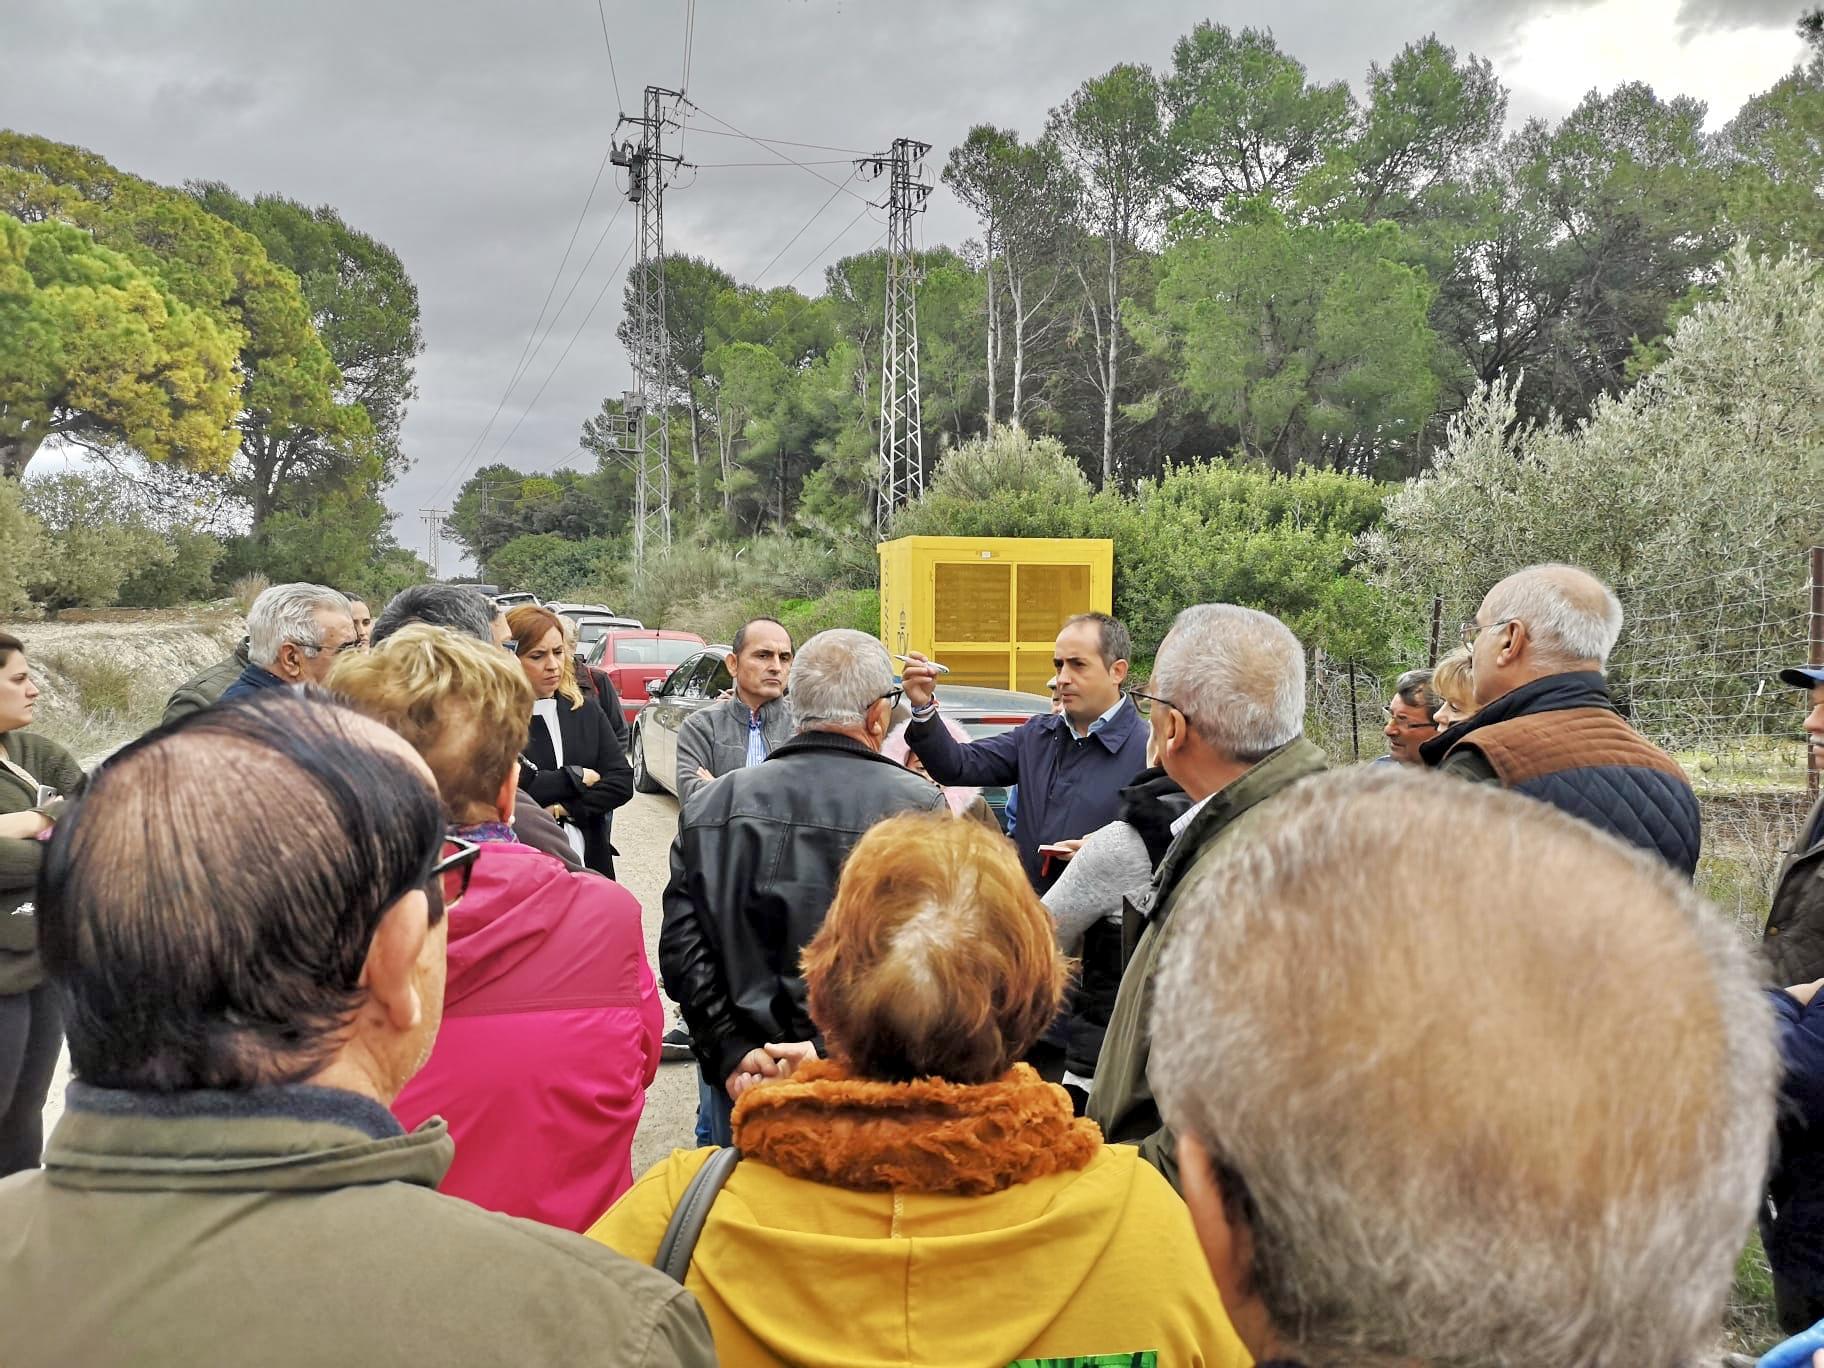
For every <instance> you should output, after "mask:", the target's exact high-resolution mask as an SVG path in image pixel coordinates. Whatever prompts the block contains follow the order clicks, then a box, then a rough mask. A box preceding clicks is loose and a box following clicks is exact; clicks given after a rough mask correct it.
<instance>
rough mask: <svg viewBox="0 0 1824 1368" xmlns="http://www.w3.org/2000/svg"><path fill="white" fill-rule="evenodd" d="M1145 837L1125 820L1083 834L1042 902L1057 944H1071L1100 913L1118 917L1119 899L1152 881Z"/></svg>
mask: <svg viewBox="0 0 1824 1368" xmlns="http://www.w3.org/2000/svg"><path fill="white" fill-rule="evenodd" d="M1152 878H1153V865H1152V861H1151V860H1150V859H1148V858H1147V854H1146V842H1145V841H1143V840H1141V839H1140V833H1139V832H1137V831H1135V830H1134V829H1133V828H1132V827H1131V826H1129V825H1128V824H1127V823H1126V822H1110V823H1109V824H1108V825H1107V826H1105V827H1098V828H1097V829H1096V830H1095V831H1092V832H1090V834H1089V835H1088V836H1087V837H1086V838H1085V839H1084V841H1083V844H1082V846H1081V847H1079V848H1078V850H1077V853H1076V854H1075V855H1073V856H1072V857H1071V859H1070V862H1069V863H1068V864H1066V865H1065V866H1064V873H1063V875H1062V876H1061V877H1060V878H1059V879H1058V881H1057V882H1056V883H1054V884H1053V885H1052V886H1051V888H1050V890H1049V891H1047V892H1046V894H1045V896H1044V898H1043V899H1041V901H1042V902H1044V904H1045V910H1046V911H1048V912H1050V913H1051V917H1052V920H1053V921H1054V922H1056V923H1057V927H1058V944H1059V945H1061V946H1062V947H1063V948H1064V949H1065V950H1066V951H1071V950H1074V949H1075V947H1076V946H1077V943H1078V942H1079V941H1081V940H1082V939H1083V933H1084V932H1085V931H1087V930H1089V928H1090V927H1092V926H1094V925H1095V924H1096V922H1097V921H1099V920H1101V919H1102V918H1103V917H1106V918H1108V920H1110V921H1112V922H1115V923H1117V924H1118V923H1119V922H1120V920H1121V899H1122V898H1123V897H1124V896H1125V895H1127V894H1129V893H1137V892H1139V891H1140V890H1142V889H1144V888H1145V887H1146V886H1147V885H1148V884H1150V883H1151V882H1152Z"/></svg>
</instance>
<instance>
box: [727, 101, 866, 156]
mask: <svg viewBox="0 0 1824 1368" xmlns="http://www.w3.org/2000/svg"><path fill="white" fill-rule="evenodd" d="M693 108H695V106H693ZM697 112H698V113H699V114H702V113H707V112H708V111H706V110H703V109H701V108H697ZM710 117H711V118H714V117H715V116H714V115H713V114H712V115H710ZM697 133H698V134H699V135H700V136H702V137H705V138H743V139H745V140H746V141H748V142H756V143H776V144H777V145H778V146H780V147H803V148H808V149H809V150H810V151H812V152H847V153H849V154H850V155H851V156H856V157H871V156H873V155H874V153H872V152H868V151H865V150H863V149H862V148H859V147H834V146H831V145H830V144H829V143H812V142H793V141H792V140H791V139H790V138H757V137H754V136H753V135H752V134H749V133H725V132H723V131H722V130H721V129H719V128H699V129H698V130H697Z"/></svg>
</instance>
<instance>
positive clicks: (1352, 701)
mask: <svg viewBox="0 0 1824 1368" xmlns="http://www.w3.org/2000/svg"><path fill="white" fill-rule="evenodd" d="M1821 559H1824V558H1821V557H1820V556H1819V555H1818V554H1817V553H1814V554H1813V556H1812V557H1810V558H1809V559H1807V558H1804V557H1791V558H1789V559H1787V560H1782V561H1778V562H1767V563H1764V564H1759V565H1751V566H1741V567H1719V568H1718V570H1717V572H1716V573H1715V574H1714V575H1712V576H1707V577H1704V578H1702V579H1696V580H1692V579H1687V580H1680V581H1664V582H1648V583H1640V584H1634V585H1625V586H1617V587H1616V594H1617V596H1618V597H1619V598H1620V599H1621V601H1622V607H1623V610H1624V612H1625V614H1626V625H1625V626H1624V628H1623V631H1622V635H1621V640H1620V641H1619V642H1618V643H1617V645H1616V649H1615V652H1614V654H1613V655H1612V656H1611V658H1610V662H1609V670H1608V677H1609V686H1610V691H1611V693H1612V695H1613V697H1614V699H1615V702H1616V705H1617V706H1618V707H1619V708H1620V709H1621V710H1622V712H1623V714H1624V715H1626V716H1627V717H1628V719H1629V720H1630V721H1631V722H1632V723H1633V724H1634V725H1635V726H1636V727H1638V728H1639V729H1640V731H1641V732H1642V733H1643V734H1644V735H1645V736H1646V737H1647V738H1648V739H1649V740H1651V741H1653V742H1654V743H1655V744H1656V745H1658V746H1660V747H1661V748H1662V749H1664V750H1666V751H1668V752H1669V753H1670V754H1671V755H1672V756H1673V757H1674V758H1675V759H1676V760H1678V762H1679V763H1680V764H1681V765H1682V766H1683V767H1684V769H1685V772H1686V774H1687V775H1689V776H1690V779H1691V783H1692V786H1693V788H1694V789H1695V790H1696V791H1697V794H1698V798H1699V801H1700V803H1701V805H1702V808H1703V819H1704V858H1703V863H1702V866H1701V867H1700V869H1699V871H1698V883H1699V886H1700V887H1701V888H1702V889H1703V890H1704V892H1705V893H1706V894H1707V895H1708V896H1710V897H1711V898H1712V899H1713V900H1714V901H1715V902H1717V903H1718V904H1719V905H1720V906H1722V907H1723V908H1724V909H1725V910H1726V911H1728V912H1729V913H1731V915H1733V916H1734V917H1735V918H1736V919H1737V921H1738V922H1740V923H1741V924H1742V925H1743V927H1744V929H1751V930H1754V931H1757V932H1758V929H1759V926H1760V923H1761V922H1762V921H1763V920H1764V919H1765V916H1766V912H1767V906H1768V902H1769V900H1770V898H1771V896H1772V890H1773V884H1774V880H1775V878H1776V877H1777V875H1778V872H1779V865H1780V861H1781V860H1782V859H1783V858H1784V855H1785V853H1786V852H1787V851H1788V850H1790V849H1791V848H1792V846H1793V844H1794V843H1795V842H1796V840H1797V837H1798V831H1799V826H1800V823H1801V821H1802V820H1803V818H1804V815H1805V813H1806V812H1807V811H1808V809H1809V805H1810V802H1811V799H1812V797H1813V795H1814V794H1815V787H1816V786H1815V778H1814V776H1813V775H1812V774H1811V773H1810V772H1809V770H1808V750H1807V747H1806V744H1805V738H1804V734H1803V733H1802V732H1801V731H1800V728H1799V722H1800V719H1801V718H1802V717H1803V716H1804V713H1805V711H1806V703H1805V700H1804V699H1803V698H1802V697H1801V696H1800V695H1799V693H1798V691H1796V690H1795V689H1793V688H1792V687H1791V686H1790V685H1787V684H1784V683H1782V682H1781V681H1780V678H1779V674H1780V671H1781V670H1782V669H1785V668H1787V667H1788V666H1791V665H1794V664H1798V663H1800V662H1802V661H1805V660H1807V659H1817V658H1819V653H1820V648H1821V647H1824V582H1821V581H1824V565H1820V564H1819V562H1820V560H1821ZM1479 603H1480V596H1479V594H1478V595H1477V597H1474V598H1471V597H1467V596H1465V595H1464V594H1462V593H1441V594H1437V595H1435V596H1433V597H1432V598H1431V599H1430V600H1429V602H1425V601H1423V600H1420V606H1419V607H1418V608H1417V609H1416V610H1415V612H1414V620H1413V621H1412V623H1411V624H1410V631H1409V632H1408V633H1406V634H1405V639H1408V640H1411V641H1415V642H1423V643H1425V645H1424V646H1423V647H1421V648H1420V649H1419V650H1418V651H1417V652H1416V653H1415V658H1414V659H1412V660H1411V661H1410V662H1409V663H1408V665H1406V666H1404V667H1403V668H1411V667H1413V666H1422V665H1425V664H1428V663H1435V655H1434V650H1435V652H1436V653H1437V654H1443V653H1447V652H1449V651H1450V650H1451V649H1453V648H1454V647H1455V646H1456V645H1457V642H1458V627H1459V624H1460V623H1462V622H1463V621H1465V620H1467V619H1469V618H1470V617H1472V616H1473V615H1474V613H1475V611H1476V609H1477V607H1478V606H1479ZM1391 685H1392V681H1391V679H1388V678H1383V677H1380V676H1377V675H1375V674H1374V673H1372V672H1370V671H1368V670H1366V669H1364V668H1363V667H1361V666H1360V665H1357V664H1354V663H1352V662H1349V661H1344V660H1337V659H1335V658H1333V657H1330V656H1327V655H1325V654H1324V653H1323V652H1322V651H1315V652H1313V653H1312V659H1311V660H1310V662H1309V670H1308V685H1307V688H1308V709H1307V731H1308V732H1309V734H1310V735H1311V737H1312V739H1313V740H1315V741H1316V742H1317V743H1318V744H1319V745H1321V746H1323V747H1324V749H1325V750H1326V751H1327V752H1328V753H1329V755H1330V756H1331V758H1332V760H1333V761H1335V762H1337V763H1348V762H1351V761H1368V760H1373V759H1375V758H1376V757H1378V756H1381V755H1384V754H1386V753H1387V744H1386V739H1385V736H1384V734H1383V730H1382V729H1383V726H1384V725H1385V717H1384V715H1383V713H1382V708H1383V707H1384V706H1385V705H1386V704H1387V702H1388V699H1389V695H1390V693H1391Z"/></svg>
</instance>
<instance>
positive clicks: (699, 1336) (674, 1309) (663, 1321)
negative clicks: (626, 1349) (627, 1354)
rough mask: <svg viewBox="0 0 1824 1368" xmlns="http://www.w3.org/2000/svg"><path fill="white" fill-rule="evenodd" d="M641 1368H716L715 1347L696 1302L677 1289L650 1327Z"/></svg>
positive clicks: (641, 1358)
mask: <svg viewBox="0 0 1824 1368" xmlns="http://www.w3.org/2000/svg"><path fill="white" fill-rule="evenodd" d="M639 1361H640V1365H641V1368H716V1361H717V1360H716V1344H715V1341H714V1340H713V1339H711V1338H710V1334H709V1321H708V1320H707V1319H706V1318H705V1317H704V1315H703V1308H702V1307H700V1306H698V1305H697V1299H696V1298H695V1297H693V1296H691V1295H690V1294H689V1293H688V1292H685V1291H683V1290H682V1289H679V1291H678V1294H677V1296H675V1297H673V1298H672V1299H671V1300H670V1301H669V1302H667V1303H666V1305H665V1307H664V1309H663V1310H662V1311H661V1312H660V1313H659V1316H658V1318H657V1320H656V1321H655V1323H654V1325H653V1332H652V1338H651V1340H649V1341H648V1342H647V1345H646V1352H645V1353H644V1354H642V1355H641V1356H640V1360H639Z"/></svg>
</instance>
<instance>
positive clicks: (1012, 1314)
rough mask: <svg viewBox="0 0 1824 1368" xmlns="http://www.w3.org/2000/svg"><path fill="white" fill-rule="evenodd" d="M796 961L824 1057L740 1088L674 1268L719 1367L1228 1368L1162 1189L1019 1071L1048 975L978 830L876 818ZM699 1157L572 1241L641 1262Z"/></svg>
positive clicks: (669, 1163) (1221, 1333)
mask: <svg viewBox="0 0 1824 1368" xmlns="http://www.w3.org/2000/svg"><path fill="white" fill-rule="evenodd" d="M803 967H804V975H805V981H806V986H807V989H808V996H809V1004H810V1014H811V1018H812V1020H813V1021H814V1022H815V1023H816V1025H817V1027H818V1029H819V1031H820V1032H821V1033H822V1034H821V1042H822V1047H823V1051H822V1052H823V1053H824V1054H825V1055H826V1056H827V1057H824V1058H815V1057H808V1058H804V1059H799V1058H797V1057H795V1055H794V1054H793V1053H792V1052H790V1051H787V1050H784V1049H780V1050H779V1052H778V1054H776V1055H775V1058H776V1059H778V1061H779V1063H780V1066H781V1076H780V1077H779V1078H777V1079H769V1080H766V1081H760V1080H758V1079H755V1080H754V1081H753V1083H752V1084H751V1085H750V1086H749V1087H748V1088H746V1089H745V1090H744V1091H743V1092H742V1093H741V1096H740V1099H739V1101H737V1102H736V1104H735V1111H734V1137H735V1144H736V1146H737V1147H738V1148H739V1149H740V1150H741V1152H742V1159H741V1162H740V1163H739V1164H738V1165H737V1166H736V1167H735V1169H734V1171H733V1173H732V1174H731V1175H730V1177H729V1178H728V1180H727V1185H726V1187H725V1188H724V1189H723V1190H722V1192H721V1194H720V1195H719V1196H718V1197H717V1198H716V1200H715V1202H714V1204H713V1205H712V1206H711V1207H710V1210H709V1216H708V1220H707V1223H706V1224H705V1225H704V1227H703V1229H702V1233H701V1236H700V1237H699V1239H698V1241H697V1244H696V1247H695V1250H694V1254H693V1257H692V1258H691V1261H690V1266H689V1270H688V1274H687V1275H686V1277H685V1286H686V1287H687V1288H688V1289H689V1290H690V1291H691V1292H693V1293H695V1294H696V1297H697V1300H698V1301H699V1302H700V1303H702V1306H703V1309H704V1311H705V1313H706V1314H707V1315H708V1317H709V1323H710V1328H711V1330H712V1332H713V1333H714V1335H715V1339H716V1347H717V1351H718V1353H719V1354H720V1356H721V1358H722V1361H723V1362H724V1363H738V1364H785V1363H791V1364H815V1365H830V1366H831V1368H834V1365H838V1364H842V1365H853V1364H884V1363H957V1364H961V1363H969V1364H985V1365H999V1364H1010V1363H1013V1362H1015V1361H1016V1360H1027V1359H1060V1360H1071V1361H1078V1360H1080V1361H1082V1362H1085V1363H1087V1362H1089V1361H1091V1359H1092V1357H1094V1356H1103V1355H1120V1356H1122V1361H1123V1362H1126V1361H1128V1359H1129V1358H1131V1359H1132V1361H1133V1362H1135V1363H1143V1362H1145V1363H1157V1364H1161V1365H1163V1364H1174V1365H1186V1364H1188V1365H1196V1364H1212V1365H1213V1364H1222V1365H1229V1364H1233V1365H1237V1368H1239V1365H1241V1364H1245V1363H1246V1362H1248V1359H1247V1354H1246V1351H1245V1350H1244V1349H1243V1348H1242V1347H1241V1343H1240V1341H1239V1340H1238V1339H1237V1338H1236V1335H1235V1332H1234V1329H1233V1328H1232V1327H1231V1326H1230V1325H1229V1322H1228V1320H1227V1318H1226V1317H1225V1315H1224V1314H1223V1311H1222V1304H1221V1301H1220V1300H1219V1298H1218V1296H1217V1292H1216V1288H1215V1286H1214V1284H1213V1283H1212V1282H1211V1280H1210V1277H1209V1275H1208V1272H1207V1271H1206V1269H1205V1266H1204V1262H1203V1260H1202V1258H1201V1257H1200V1256H1199V1250H1198V1246H1197V1243H1196V1237H1195V1235H1194V1234H1193V1232H1192V1230H1191V1226H1190V1222H1189V1218H1188V1217H1187V1216H1186V1214H1185V1210H1184V1206H1183V1203H1181V1202H1180V1201H1179V1200H1178V1198H1177V1196H1176V1194H1174V1193H1173V1192H1172V1190H1171V1188H1170V1187H1168V1186H1167V1185H1166V1182H1165V1180H1164V1179H1163V1178H1161V1177H1160V1176H1159V1174H1158V1173H1157V1172H1156V1171H1154V1170H1153V1169H1152V1168H1150V1167H1149V1166H1148V1165H1146V1164H1144V1163H1142V1162H1140V1160H1139V1154H1138V1151H1136V1150H1134V1149H1132V1148H1130V1147H1128V1146H1109V1145H1105V1144H1103V1142H1102V1136H1101V1133H1100V1132H1099V1131H1098V1130H1097V1129H1096V1127H1095V1125H1094V1123H1093V1122H1090V1121H1087V1120H1083V1119H1081V1118H1078V1117H1076V1116H1074V1115H1073V1114H1072V1112H1071V1105H1070V1101H1069V1099H1068V1098H1067V1097H1066V1096H1065V1093H1064V1090H1063V1089H1062V1088H1059V1087H1057V1086H1056V1085H1054V1084H1050V1083H1046V1082H1043V1081H1042V1080H1041V1079H1040V1078H1039V1076H1038V1075H1037V1074H1036V1073H1035V1072H1033V1070H1032V1069H1031V1067H1030V1066H1028V1065H1026V1064H1022V1063H1019V1062H1018V1061H1019V1059H1020V1057H1021V1056H1022V1055H1023V1054H1024V1053H1025V1052H1026V1051H1027V1050H1028V1049H1029V1048H1031V1046H1032V1043H1033V1042H1034V1041H1035V1040H1037V1039H1038V1038H1039V1035H1040V1033H1041V1032H1042V1031H1043V1030H1044V1029H1045V1027H1046V1026H1047V1025H1048V1024H1049V1023H1050V1022H1051V1020H1052V1018H1053V1017H1054V1016H1056V1015H1057V1011H1058V1004H1059V1001H1060V999H1061V997H1062V995H1063V990H1064V984H1065V981H1066V979H1067V977H1068V974H1069V965H1068V963H1067V962H1066V961H1065V960H1064V959H1063V957H1062V956H1061V955H1060V953H1059V951H1058V948H1057V942H1056V938H1055V936H1054V934H1053V932H1052V924H1051V917H1050V916H1049V914H1047V913H1046V911H1045V909H1044V907H1043V906H1042V905H1041V904H1040V902H1039V900H1038V897H1037V895H1035V894H1034V893H1033V891H1032V887H1031V885H1030V884H1029V883H1028V882H1027V879H1026V875H1025V872H1024V871H1023V870H1022V869H1021V867H1020V861H1019V857H1018V855H1017V854H1016V853H1015V852H1014V849H1013V847H1012V846H1011V845H1010V844H1008V842H1007V841H1006V840H1005V839H1004V838H1003V837H1001V836H1000V835H999V834H998V833H995V832H990V831H989V830H987V829H986V828H985V827H982V826H979V825H977V824H976V823H974V822H957V821H952V820H949V819H948V817H946V816H940V817H931V816H928V815H916V816H905V817H894V818H890V819H889V820H887V821H884V822H881V823H880V824H879V825H877V826H875V827H874V828H873V829H872V830H870V831H869V832H868V833H867V834H866V835H865V836H863V837H862V838H861V840H860V841H859V842H857V843H856V845H855V848H854V850H853V851H852V852H851V854H850V856H849V860H848V863H847V864H846V865H845V866H844V867H843V872H842V880H841V882H840V884H838V886H837V890H836V899H835V902H834V903H832V904H831V906H830V910H829V914H828V916H827V917H826V919H825V921H824V923H823V926H822V929H821V930H820V931H819V932H818V933H817V935H816V937H815V938H814V939H813V940H812V941H811V942H810V944H809V945H808V946H806V947H805V951H804V956H803ZM773 1049H774V1047H771V1046H769V1047H768V1050H769V1053H771V1052H773ZM715 1153H716V1151H714V1150H710V1149H698V1150H680V1151H678V1152H676V1153H674V1154H673V1155H672V1156H671V1158H670V1159H669V1160H666V1161H665V1162H663V1163H660V1164H659V1165H657V1166H656V1167H655V1168H653V1169H652V1170H651V1171H650V1172H649V1173H647V1174H646V1175H645V1177H643V1178H641V1179H640V1181H639V1182H638V1183H636V1184H635V1185H634V1187H633V1189H632V1190H631V1191H630V1192H629V1193H628V1194H627V1195H626V1197H624V1198H623V1199H622V1200H621V1201H620V1202H619V1203H618V1204H617V1205H616V1206H615V1207H614V1208H613V1209H612V1210H610V1211H609V1212H608V1214H607V1215H605V1216H604V1217H602V1219H601V1220H600V1221H598V1222H596V1224H595V1226H594V1227H593V1229H591V1230H590V1232H589V1233H590V1234H591V1235H592V1236H593V1237H594V1238H596V1239H598V1240H600V1241H602V1242H603V1243H604V1244H607V1245H610V1246H612V1247H613V1248H615V1249H617V1250H619V1251H620V1252H621V1253H623V1254H626V1255H628V1256H630V1257H632V1258H636V1259H640V1260H642V1261H644V1262H652V1261H653V1259H654V1258H655V1256H656V1254H657V1251H658V1248H659V1245H660V1242H661V1239H662V1237H663V1234H664V1231H665V1227H666V1224H667V1222H668V1221H669V1220H670V1218H671V1215H672V1212H673V1210H674V1209H675V1208H676V1207H677V1205H678V1203H679V1201H680V1199H681V1198H682V1197H683V1195H684V1190H685V1188H686V1187H687V1186H688V1184H689V1183H690V1180H691V1179H692V1177H693V1176H694V1175H695V1174H696V1173H697V1171H698V1170H699V1169H700V1168H701V1167H702V1166H703V1164H704V1163H705V1162H706V1161H707V1160H708V1159H709V1157H710V1156H711V1155H713V1154H715ZM1149 1356H1150V1357H1149ZM1095 1361H1097V1362H1102V1361H1104V1360H1103V1359H1102V1358H1100V1357H1095Z"/></svg>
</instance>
